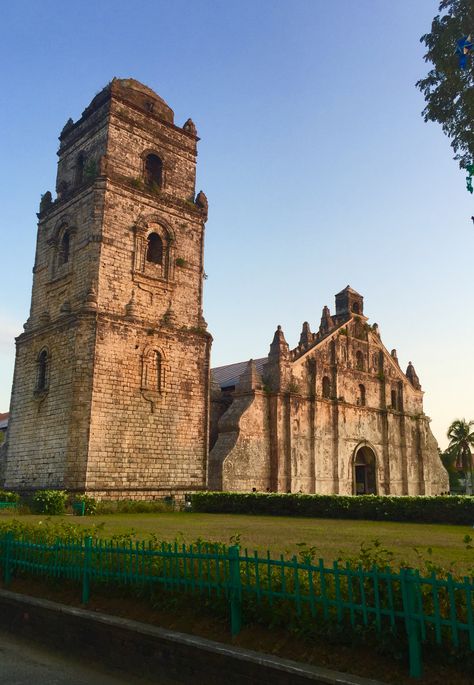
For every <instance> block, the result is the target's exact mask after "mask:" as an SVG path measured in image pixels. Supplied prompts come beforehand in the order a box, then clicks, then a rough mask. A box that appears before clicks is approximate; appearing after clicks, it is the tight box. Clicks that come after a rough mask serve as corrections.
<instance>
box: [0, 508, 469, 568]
mask: <svg viewBox="0 0 474 685" xmlns="http://www.w3.org/2000/svg"><path fill="white" fill-rule="evenodd" d="M12 517H13V515H12V514H2V515H1V516H0V522H1V521H4V520H6V519H9V518H12ZM16 517H17V518H20V519H21V520H22V521H25V522H26V521H28V522H35V521H36V522H38V521H40V520H43V521H44V519H45V518H46V517H45V516H34V515H24V516H18V515H16ZM52 520H53V521H59V520H65V521H67V522H68V523H74V524H77V525H84V526H91V525H97V524H101V523H104V527H103V530H102V531H101V533H100V535H101V536H102V537H104V538H107V537H110V536H112V535H115V534H120V533H127V532H130V531H131V530H132V529H133V530H134V531H136V539H143V538H145V539H146V538H147V536H148V535H149V534H150V533H154V534H156V535H157V536H158V538H159V539H161V540H164V541H173V540H174V539H175V538H178V540H179V541H181V542H186V543H191V542H195V541H196V540H197V539H198V538H201V539H202V540H208V541H219V542H225V543H227V544H229V543H230V542H231V538H232V537H233V536H236V535H239V536H240V545H241V547H242V548H245V547H247V548H248V549H249V550H252V551H253V550H254V549H258V550H259V551H260V552H266V551H267V549H269V550H270V551H271V552H272V554H273V555H279V554H280V553H283V554H294V553H297V552H298V551H299V550H300V548H299V547H298V545H297V543H299V542H305V543H307V545H308V546H314V547H315V548H316V552H315V555H316V557H317V558H323V559H324V560H325V562H326V563H330V562H332V561H334V560H335V559H337V558H338V557H339V556H341V557H342V558H343V559H346V558H347V557H348V556H351V555H353V554H355V553H357V551H358V550H359V549H360V545H361V543H362V542H371V541H373V540H374V539H378V540H380V542H381V543H382V546H383V547H386V548H388V549H390V550H391V551H392V552H394V554H395V560H397V561H406V562H408V563H410V564H411V565H413V566H419V565H420V562H419V561H418V557H417V554H416V552H415V551H414V548H415V547H416V548H417V549H418V550H419V551H420V552H421V553H422V554H423V557H424V558H428V556H429V555H428V554H427V551H426V550H427V548H428V547H431V549H432V555H431V559H432V561H433V562H435V563H437V564H440V565H442V566H444V567H447V566H449V564H450V562H451V561H455V562H456V571H457V572H460V573H465V572H467V571H468V569H472V568H473V567H474V549H470V550H467V549H466V547H465V545H464V543H463V537H464V536H465V535H471V536H472V537H474V530H473V529H472V527H470V526H452V525H443V524H428V523H422V524H417V523H398V522H396V523H395V522H379V521H346V520H337V519H309V518H296V517H283V516H281V517H280V516H278V517H277V516H245V515H242V514H192V513H185V512H173V513H159V514H109V515H99V516H84V517H78V516H74V517H73V516H55V517H52Z"/></svg>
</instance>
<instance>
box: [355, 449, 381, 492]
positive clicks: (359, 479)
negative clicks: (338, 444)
mask: <svg viewBox="0 0 474 685" xmlns="http://www.w3.org/2000/svg"><path fill="white" fill-rule="evenodd" d="M354 493H355V494H356V495H376V494H377V484H376V479H375V453H374V451H373V450H372V449H371V448H370V447H368V446H367V445H362V446H361V447H359V448H358V449H357V451H356V453H355V457H354Z"/></svg>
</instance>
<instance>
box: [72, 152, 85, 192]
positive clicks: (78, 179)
mask: <svg viewBox="0 0 474 685" xmlns="http://www.w3.org/2000/svg"><path fill="white" fill-rule="evenodd" d="M85 164H86V158H85V155H84V153H83V152H81V153H80V154H79V155H78V156H77V160H76V174H75V178H74V181H75V185H76V186H80V185H81V183H83V182H84V167H85Z"/></svg>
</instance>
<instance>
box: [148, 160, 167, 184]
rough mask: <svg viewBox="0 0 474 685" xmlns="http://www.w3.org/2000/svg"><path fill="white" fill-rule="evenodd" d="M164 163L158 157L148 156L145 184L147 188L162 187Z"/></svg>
mask: <svg viewBox="0 0 474 685" xmlns="http://www.w3.org/2000/svg"><path fill="white" fill-rule="evenodd" d="M162 178H163V162H162V161H161V159H160V158H159V157H158V155H147V157H146V159H145V183H146V185H147V186H155V185H156V186H158V187H160V186H161V182H162Z"/></svg>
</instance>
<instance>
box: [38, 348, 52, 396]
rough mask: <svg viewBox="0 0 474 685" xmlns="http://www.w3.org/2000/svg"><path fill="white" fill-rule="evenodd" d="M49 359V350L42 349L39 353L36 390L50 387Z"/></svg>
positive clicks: (39, 390)
mask: <svg viewBox="0 0 474 685" xmlns="http://www.w3.org/2000/svg"><path fill="white" fill-rule="evenodd" d="M48 381H49V359H48V351H47V350H42V351H41V352H40V353H39V355H38V371H37V376H36V390H37V391H38V392H43V391H45V390H47V389H48Z"/></svg>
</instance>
